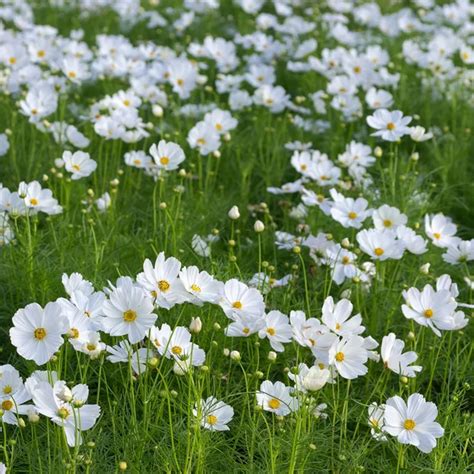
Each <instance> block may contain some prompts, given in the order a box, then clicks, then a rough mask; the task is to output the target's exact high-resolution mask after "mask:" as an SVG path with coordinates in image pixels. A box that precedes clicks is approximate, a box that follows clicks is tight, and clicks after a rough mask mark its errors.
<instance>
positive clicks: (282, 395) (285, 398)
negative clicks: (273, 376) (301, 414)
mask: <svg viewBox="0 0 474 474" xmlns="http://www.w3.org/2000/svg"><path fill="white" fill-rule="evenodd" d="M293 391H294V388H293V387H287V386H286V385H285V384H283V383H282V382H275V383H272V382H270V381H269V380H265V381H264V382H262V384H261V385H260V390H259V391H258V392H257V404H258V405H260V406H261V407H262V408H263V409H264V410H265V411H269V412H272V413H275V415H279V416H286V415H289V414H290V413H291V412H294V411H296V410H297V409H298V407H299V403H298V399H297V398H296V397H293V396H292V393H293Z"/></svg>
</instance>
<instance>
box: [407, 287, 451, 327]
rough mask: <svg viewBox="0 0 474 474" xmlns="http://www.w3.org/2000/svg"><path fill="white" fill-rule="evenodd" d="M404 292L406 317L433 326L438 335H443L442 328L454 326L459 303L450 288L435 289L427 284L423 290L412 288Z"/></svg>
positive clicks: (423, 324)
mask: <svg viewBox="0 0 474 474" xmlns="http://www.w3.org/2000/svg"><path fill="white" fill-rule="evenodd" d="M402 294H403V298H404V299H405V303H406V304H404V305H402V312H403V314H404V316H405V317H406V318H408V319H414V320H415V321H416V322H417V323H418V324H421V325H422V326H426V327H429V328H431V329H432V331H433V332H434V333H435V334H436V335H437V336H441V332H440V329H442V330H450V329H451V328H452V325H453V314H454V310H455V309H456V306H457V304H456V302H455V301H453V299H452V298H451V293H450V292H449V291H448V290H445V289H443V290H439V291H435V290H434V289H433V287H432V286H431V285H426V286H425V287H424V288H423V290H422V291H419V290H418V289H417V288H410V289H408V290H406V291H403V293H402Z"/></svg>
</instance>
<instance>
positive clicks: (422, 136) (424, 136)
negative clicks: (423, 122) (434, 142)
mask: <svg viewBox="0 0 474 474" xmlns="http://www.w3.org/2000/svg"><path fill="white" fill-rule="evenodd" d="M410 138H411V139H412V140H413V141H414V142H426V141H427V140H430V139H431V138H433V134H432V133H431V132H427V133H426V130H425V129H424V128H423V127H420V126H419V125H418V126H416V127H411V128H410Z"/></svg>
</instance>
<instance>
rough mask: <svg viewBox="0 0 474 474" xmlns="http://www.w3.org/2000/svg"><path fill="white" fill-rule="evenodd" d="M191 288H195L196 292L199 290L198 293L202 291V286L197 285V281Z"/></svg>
mask: <svg viewBox="0 0 474 474" xmlns="http://www.w3.org/2000/svg"><path fill="white" fill-rule="evenodd" d="M191 290H193V291H195V292H197V293H200V292H201V287H200V286H198V285H196V283H193V284H192V285H191Z"/></svg>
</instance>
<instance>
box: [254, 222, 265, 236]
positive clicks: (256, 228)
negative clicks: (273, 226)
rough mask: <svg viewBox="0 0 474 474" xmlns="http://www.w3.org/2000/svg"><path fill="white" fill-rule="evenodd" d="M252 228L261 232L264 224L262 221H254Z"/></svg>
mask: <svg viewBox="0 0 474 474" xmlns="http://www.w3.org/2000/svg"><path fill="white" fill-rule="evenodd" d="M253 229H254V230H255V232H258V233H260V232H263V231H264V230H265V224H264V223H263V222H262V221H255V224H254V225H253Z"/></svg>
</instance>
